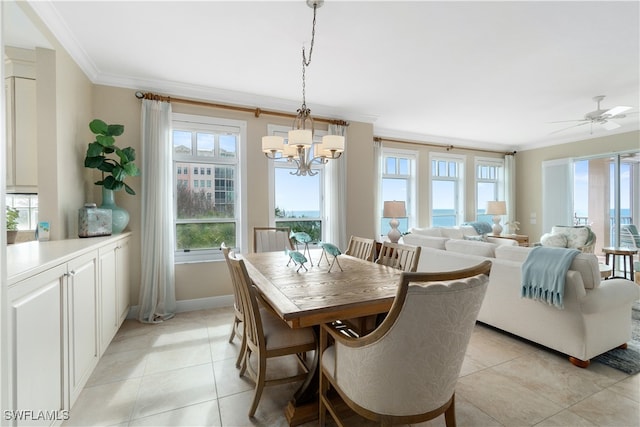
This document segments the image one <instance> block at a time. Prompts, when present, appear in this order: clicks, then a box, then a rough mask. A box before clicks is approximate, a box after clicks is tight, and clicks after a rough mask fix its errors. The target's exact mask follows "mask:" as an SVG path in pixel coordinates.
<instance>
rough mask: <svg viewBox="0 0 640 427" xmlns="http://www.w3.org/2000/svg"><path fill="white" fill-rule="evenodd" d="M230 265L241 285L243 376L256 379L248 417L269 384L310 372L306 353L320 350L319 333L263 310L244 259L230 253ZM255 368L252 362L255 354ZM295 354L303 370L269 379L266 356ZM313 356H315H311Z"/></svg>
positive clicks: (302, 375)
mask: <svg viewBox="0 0 640 427" xmlns="http://www.w3.org/2000/svg"><path fill="white" fill-rule="evenodd" d="M229 265H230V267H231V270H232V272H233V275H234V276H235V280H236V281H237V283H238V285H239V289H240V295H241V301H242V312H243V314H244V323H245V327H244V332H245V336H246V349H245V352H244V355H243V360H242V362H241V368H240V376H243V375H244V374H245V373H247V374H248V375H249V377H250V378H251V379H252V380H253V381H254V383H255V391H254V396H253V401H252V403H251V406H250V408H249V417H253V415H254V414H255V412H256V409H257V407H258V403H259V402H260V397H261V396H262V391H263V389H264V387H265V386H267V385H277V384H283V383H288V382H293V381H298V380H303V379H305V378H306V376H307V374H308V373H309V368H310V367H309V366H308V365H307V364H306V360H307V358H306V357H305V356H306V353H307V352H308V351H317V348H318V347H317V341H316V336H315V334H314V332H313V330H312V329H311V328H290V327H289V325H287V324H286V323H285V322H284V321H283V320H282V319H280V318H279V317H277V316H276V315H275V314H273V312H271V311H269V310H260V308H259V305H258V297H257V294H258V291H257V289H256V287H255V286H254V285H253V283H252V282H251V279H250V277H249V274H248V273H247V269H246V266H245V264H244V261H243V260H241V259H238V258H236V257H235V256H234V255H233V254H231V253H230V254H229ZM254 355H255V358H256V359H257V360H254V362H255V363H256V366H257V367H256V368H254V366H253V365H252V363H251V362H252V358H251V356H254ZM286 355H294V356H295V357H296V360H297V362H298V365H299V366H300V368H301V369H302V372H301V373H299V374H297V375H293V376H288V377H278V378H270V379H267V376H266V370H267V360H268V359H270V358H274V357H280V356H286ZM312 360H313V359H312Z"/></svg>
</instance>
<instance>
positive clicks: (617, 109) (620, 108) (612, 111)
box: [602, 105, 631, 117]
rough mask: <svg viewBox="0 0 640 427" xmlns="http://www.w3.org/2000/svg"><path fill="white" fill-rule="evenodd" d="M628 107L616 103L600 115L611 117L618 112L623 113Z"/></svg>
mask: <svg viewBox="0 0 640 427" xmlns="http://www.w3.org/2000/svg"><path fill="white" fill-rule="evenodd" d="M630 109H631V107H624V106H622V105H618V106H617V107H613V108H612V109H610V110H607V111H605V112H604V113H603V114H602V115H603V116H611V117H613V116H616V115H618V114H621V113H624V112H625V111H628V110H630Z"/></svg>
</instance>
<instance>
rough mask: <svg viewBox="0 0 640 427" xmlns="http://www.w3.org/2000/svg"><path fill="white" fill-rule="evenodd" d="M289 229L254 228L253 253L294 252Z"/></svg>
mask: <svg viewBox="0 0 640 427" xmlns="http://www.w3.org/2000/svg"><path fill="white" fill-rule="evenodd" d="M290 233H291V229H290V228H289V227H254V228H253V252H276V251H283V252H284V251H285V249H289V250H293V243H291V239H290V237H289V235H290Z"/></svg>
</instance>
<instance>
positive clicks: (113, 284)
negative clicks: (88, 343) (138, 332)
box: [100, 238, 129, 354]
mask: <svg viewBox="0 0 640 427" xmlns="http://www.w3.org/2000/svg"><path fill="white" fill-rule="evenodd" d="M100 308H101V314H100V318H101V322H100V343H101V345H100V354H103V353H104V351H105V350H106V349H107V347H108V346H109V343H110V342H111V340H112V339H113V337H114V335H115V334H116V332H117V331H118V328H120V325H122V322H123V321H124V319H125V318H126V317H127V313H128V312H129V238H124V239H121V240H118V241H116V242H114V243H112V244H109V245H105V246H103V247H101V248H100Z"/></svg>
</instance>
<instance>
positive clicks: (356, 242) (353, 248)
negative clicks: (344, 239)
mask: <svg viewBox="0 0 640 427" xmlns="http://www.w3.org/2000/svg"><path fill="white" fill-rule="evenodd" d="M375 244H376V242H375V240H373V239H366V238H364V237H358V236H351V238H350V239H349V246H348V247H347V250H346V251H345V252H344V253H345V254H346V255H351V256H353V257H356V258H360V259H364V260H365V261H373V257H374V252H375V247H376V245H375Z"/></svg>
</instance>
